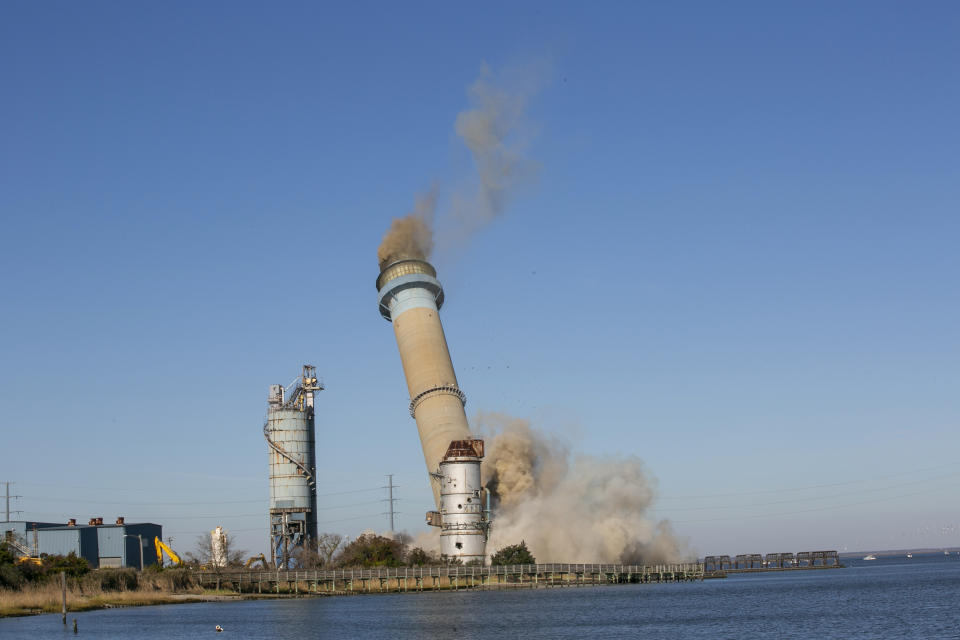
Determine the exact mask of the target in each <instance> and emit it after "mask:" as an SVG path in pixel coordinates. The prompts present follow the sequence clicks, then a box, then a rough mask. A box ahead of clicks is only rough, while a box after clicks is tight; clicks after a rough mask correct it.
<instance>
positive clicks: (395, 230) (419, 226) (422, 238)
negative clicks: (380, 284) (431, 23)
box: [377, 189, 437, 268]
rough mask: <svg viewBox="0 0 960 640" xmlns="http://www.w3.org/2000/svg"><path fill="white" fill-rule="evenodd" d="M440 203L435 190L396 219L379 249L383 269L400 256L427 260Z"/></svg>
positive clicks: (379, 258)
mask: <svg viewBox="0 0 960 640" xmlns="http://www.w3.org/2000/svg"><path fill="white" fill-rule="evenodd" d="M436 206H437V195H436V191H435V190H434V189H431V190H430V191H428V192H427V193H424V194H421V195H420V196H418V197H417V200H416V202H415V203H414V207H413V211H412V212H410V213H408V214H407V215H406V216H404V217H402V218H394V219H393V223H392V224H391V225H390V228H389V229H388V230H387V233H386V235H384V236H383V240H382V241H381V242H380V247H379V248H377V262H379V263H380V267H381V268H383V267H384V266H386V265H387V264H389V263H390V262H393V261H394V260H397V259H399V258H419V259H421V260H426V259H428V258H429V257H430V252H431V251H432V250H433V230H432V228H431V227H432V224H433V212H434V210H435V209H436Z"/></svg>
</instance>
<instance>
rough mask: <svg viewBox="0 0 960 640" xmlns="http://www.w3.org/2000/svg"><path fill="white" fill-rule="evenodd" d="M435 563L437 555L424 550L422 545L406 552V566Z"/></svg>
mask: <svg viewBox="0 0 960 640" xmlns="http://www.w3.org/2000/svg"><path fill="white" fill-rule="evenodd" d="M437 563H438V560H437V557H436V556H435V555H434V554H432V553H428V552H426V551H424V550H423V547H414V548H413V549H411V550H410V551H408V552H407V566H408V567H424V566H429V565H432V564H437Z"/></svg>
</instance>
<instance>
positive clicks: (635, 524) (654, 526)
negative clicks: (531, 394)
mask: <svg viewBox="0 0 960 640" xmlns="http://www.w3.org/2000/svg"><path fill="white" fill-rule="evenodd" d="M477 425H478V427H479V430H483V431H487V432H490V433H492V434H493V436H492V439H488V443H489V444H488V453H487V456H486V458H485V459H484V461H483V477H484V478H485V479H486V482H487V488H488V489H489V490H490V494H491V504H492V509H493V528H492V531H491V537H490V541H489V543H488V545H487V549H488V550H489V552H490V553H493V552H495V551H496V550H497V549H500V548H502V547H505V546H507V545H511V544H516V543H518V542H520V541H521V540H524V541H526V543H527V546H528V547H529V548H530V551H531V552H532V553H533V555H534V556H535V557H536V558H537V561H538V562H571V563H581V562H583V563H594V562H600V563H613V562H623V563H647V564H651V563H657V562H675V561H679V560H681V559H682V558H683V557H685V556H686V555H687V553H685V551H684V549H683V548H682V547H683V545H682V543H681V542H680V541H679V540H678V539H677V537H676V536H675V535H674V533H673V531H672V529H671V527H670V524H669V523H668V522H667V521H660V522H653V521H652V520H650V519H649V518H648V517H647V516H646V515H645V514H646V511H647V509H648V508H649V507H650V505H651V504H652V503H653V499H654V493H655V487H654V482H653V481H652V480H650V479H648V478H647V476H646V474H645V473H644V470H643V463H642V462H641V461H640V460H639V459H638V458H636V457H635V456H624V457H619V456H618V457H613V456H609V457H597V456H589V455H576V456H574V457H573V458H572V459H571V456H570V451H569V450H568V449H567V447H565V446H563V445H562V444H561V443H560V442H559V441H558V440H555V439H551V438H549V437H547V436H546V435H545V434H543V433H541V432H539V431H537V430H535V429H533V428H532V427H531V426H530V424H529V422H527V421H526V420H519V419H512V418H509V417H507V416H504V415H500V414H481V415H480V416H479V419H478V420H477Z"/></svg>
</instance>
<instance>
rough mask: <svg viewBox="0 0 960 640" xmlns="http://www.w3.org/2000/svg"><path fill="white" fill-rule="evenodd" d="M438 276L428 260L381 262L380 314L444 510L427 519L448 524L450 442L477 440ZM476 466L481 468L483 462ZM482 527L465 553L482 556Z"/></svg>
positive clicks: (435, 493)
mask: <svg viewBox="0 0 960 640" xmlns="http://www.w3.org/2000/svg"><path fill="white" fill-rule="evenodd" d="M436 276H437V272H436V270H435V269H434V268H433V266H432V265H431V264H430V263H429V262H427V261H425V260H421V259H418V258H399V259H393V260H391V261H389V262H386V263H381V264H380V277H379V278H377V291H378V292H379V302H380V315H382V316H383V317H384V318H385V319H386V320H388V321H390V322H391V323H392V324H393V330H394V334H395V335H396V338H397V347H398V349H399V350H400V360H401V362H402V363H403V372H404V375H405V376H406V379H407V391H408V392H409V393H410V407H409V409H410V416H411V417H412V418H413V419H415V420H416V421H417V430H418V431H419V433H420V445H421V446H422V447H423V459H424V462H425V463H426V466H427V473H429V474H430V479H431V483H430V485H431V489H433V499H434V502H435V504H436V506H437V508H438V509H439V513H435V512H430V513H428V514H427V519H428V523H430V524H433V525H434V526H443V525H442V524H441V523H442V522H446V521H447V520H448V519H449V518H448V517H447V515H446V514H445V509H444V505H443V503H442V501H441V488H442V485H443V481H444V477H445V476H444V473H443V469H442V468H441V462H442V461H443V460H444V457H445V454H446V453H447V450H448V449H449V448H450V447H451V443H454V442H473V439H472V438H471V436H470V426H469V424H468V423H467V414H466V412H465V411H464V405H466V402H467V397H466V395H464V393H463V391H461V390H460V387H459V385H458V384H457V376H456V374H454V372H453V362H452V361H451V359H450V351H449V349H448V348H447V340H446V337H445V336H444V334H443V326H442V325H441V324H440V314H439V311H440V308H441V307H442V306H443V287H442V286H440V282H439V281H438V280H437V278H436ZM480 446H482V445H480ZM482 455H483V454H482V449H481V453H480V456H482ZM476 459H478V458H476ZM476 466H477V470H478V472H479V464H477V465H476ZM479 481H480V478H479V473H478V475H477V478H476V484H477V485H478V486H476V487H475V488H476V489H479V488H480V487H479ZM438 516H439V517H438ZM477 525H478V533H481V537H480V538H479V539H480V540H481V541H482V542H481V544H480V545H479V548H478V545H476V544H471V545H469V547H470V548H469V549H463V552H462V555H470V556H471V557H476V556H477V555H479V556H480V557H482V556H483V552H484V551H483V545H484V544H485V542H486V526H487V523H486V519H485V518H484V521H483V522H482V523H481V522H478V523H477ZM477 539H478V538H472V540H477ZM444 551H445V552H446V551H447V550H446V549H445V550H444ZM452 555H461V553H458V554H452Z"/></svg>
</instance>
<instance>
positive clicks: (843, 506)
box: [673, 491, 927, 524]
mask: <svg viewBox="0 0 960 640" xmlns="http://www.w3.org/2000/svg"><path fill="white" fill-rule="evenodd" d="M926 493H927V492H926V491H916V492H914V493H905V494H903V495H899V496H888V497H886V498H877V499H876V500H862V501H860V502H849V503H847V504H834V505H829V506H825V507H814V508H812V509H797V510H793V511H783V512H780V513H759V514H754V515H747V516H743V515H736V516H729V517H721V518H706V519H703V520H676V521H674V522H673V524H690V523H694V522H720V521H722V520H742V519H744V518H750V519H754V520H756V519H760V520H762V519H765V518H779V517H780V516H792V515H796V514H798V513H814V512H816V511H830V510H832V509H846V508H848V507H859V506H861V505H864V504H874V503H877V502H889V501H891V500H900V499H901V498H912V497H914V496H920V495H924V494H926Z"/></svg>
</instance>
